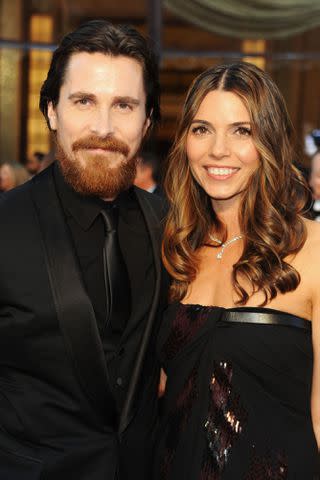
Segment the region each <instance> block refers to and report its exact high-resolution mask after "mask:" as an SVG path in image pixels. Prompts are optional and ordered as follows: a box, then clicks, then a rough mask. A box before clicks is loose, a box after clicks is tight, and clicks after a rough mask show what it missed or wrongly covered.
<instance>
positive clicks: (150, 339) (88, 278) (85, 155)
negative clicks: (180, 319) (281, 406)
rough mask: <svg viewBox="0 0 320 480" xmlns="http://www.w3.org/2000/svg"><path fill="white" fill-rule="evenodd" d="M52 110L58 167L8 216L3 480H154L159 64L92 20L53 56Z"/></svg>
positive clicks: (13, 203)
mask: <svg viewBox="0 0 320 480" xmlns="http://www.w3.org/2000/svg"><path fill="white" fill-rule="evenodd" d="M40 108H41V110H42V112H43V114H44V116H45V118H46V120H47V123H48V126H49V128H50V130H51V131H52V132H53V135H54V138H55V141H56V152H57V153H56V158H57V162H55V163H53V164H52V165H51V166H50V167H48V168H47V169H46V170H45V171H43V172H41V173H40V174H38V175H37V176H35V177H34V178H33V179H32V180H31V181H30V182H28V183H27V184H26V185H24V186H22V187H20V188H18V189H15V190H13V191H12V192H9V193H7V194H5V195H3V197H2V198H1V200H2V201H1V206H0V222H1V225H2V232H1V249H0V271H1V276H0V299H1V301H0V479H6V480H38V479H40V478H41V479H42V480H109V479H114V478H119V479H139V480H141V479H148V480H149V478H150V471H149V468H150V463H151V461H152V458H151V451H152V444H153V434H154V426H155V422H156V413H157V386H158V380H159V369H158V365H157V361H156V356H155V351H154V350H155V349H154V344H155V334H156V331H157V326H158V324H159V319H160V317H161V310H162V308H163V304H164V301H165V297H166V279H165V276H164V275H162V273H163V272H161V265H160V231H159V228H160V224H161V219H162V217H163V212H162V204H161V201H160V199H158V198H157V197H156V196H154V195H151V194H149V193H147V192H144V191H142V190H139V189H137V188H135V187H132V183H133V179H134V176H135V169H136V157H137V154H138V151H139V149H140V146H141V143H142V142H143V140H144V138H145V136H146V135H147V133H148V130H149V129H150V128H151V127H152V125H153V123H154V122H155V121H157V119H158V117H159V87H158V80H157V68H156V62H155V59H154V57H153V54H152V52H151V51H150V50H149V48H148V46H147V44H146V42H145V40H144V39H143V37H142V36H141V35H140V34H139V33H138V32H137V31H135V30H134V29H132V28H130V27H126V26H121V27H120V26H119V27H117V26H113V25H111V24H110V23H108V22H106V21H104V20H95V21H91V22H88V23H86V24H84V25H82V26H81V27H80V28H78V29H77V30H76V31H74V32H72V33H70V34H69V35H67V36H66V37H65V38H64V39H63V40H62V42H61V44H60V46H59V47H58V49H57V50H56V51H55V52H54V54H53V58H52V62H51V66H50V70H49V73H48V77H47V79H46V81H45V82H44V85H43V87H42V90H41V95H40ZM119 276H120V278H119Z"/></svg>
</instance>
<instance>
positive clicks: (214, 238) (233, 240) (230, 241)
mask: <svg viewBox="0 0 320 480" xmlns="http://www.w3.org/2000/svg"><path fill="white" fill-rule="evenodd" d="M209 238H210V240H212V241H213V242H216V243H218V244H219V245H220V246H221V250H220V252H219V253H217V255H216V258H217V259H218V260H221V258H222V255H223V252H224V249H225V248H226V247H228V246H229V245H230V244H231V243H234V242H236V241H237V240H241V238H242V235H236V236H235V237H232V238H230V240H228V241H227V242H224V243H222V241H221V240H219V238H216V237H214V236H213V235H211V233H209Z"/></svg>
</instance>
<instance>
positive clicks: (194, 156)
mask: <svg viewBox="0 0 320 480" xmlns="http://www.w3.org/2000/svg"><path fill="white" fill-rule="evenodd" d="M251 128H252V125H251V121H250V116H249V113H248V111H247V109H246V107H245V105H244V103H243V102H242V100H241V99H240V98H239V97H238V96H237V95H236V94H234V93H232V92H226V91H223V90H213V91H211V92H209V93H208V94H207V95H206V96H205V98H204V99H203V101H202V103H201V104H200V107H199V110H198V111H197V113H196V115H195V117H194V119H193V121H192V123H191V125H190V127H189V131H188V134H187V141H186V151H187V157H188V161H189V165H190V168H191V171H192V174H193V176H194V178H195V180H196V181H197V182H198V184H199V185H200V186H201V187H202V188H203V189H204V191H205V192H206V193H207V194H208V195H209V196H210V197H211V199H212V203H213V205H217V204H218V203H221V202H225V201H226V200H229V201H230V200H231V201H233V200H237V199H239V198H240V196H241V194H242V193H243V191H244V190H245V188H246V186H247V184H248V180H249V178H250V177H251V175H252V174H253V173H254V172H255V170H256V169H257V168H258V166H259V153H258V151H257V149H256V147H255V145H254V143H253V139H252V136H251Z"/></svg>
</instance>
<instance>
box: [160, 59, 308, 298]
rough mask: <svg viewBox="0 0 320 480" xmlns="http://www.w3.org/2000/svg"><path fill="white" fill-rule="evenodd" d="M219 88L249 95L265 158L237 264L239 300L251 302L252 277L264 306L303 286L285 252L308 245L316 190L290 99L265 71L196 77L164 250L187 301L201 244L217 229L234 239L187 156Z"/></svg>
mask: <svg viewBox="0 0 320 480" xmlns="http://www.w3.org/2000/svg"><path fill="white" fill-rule="evenodd" d="M218 89H219V90H223V91H227V92H233V93H235V94H236V95H238V96H239V97H240V99H241V100H242V101H243V103H244V105H245V106H246V108H247V110H248V112H249V115H250V121H251V125H252V138H253V142H254V144H255V146H256V148H257V150H258V152H259V156H260V163H259V167H258V169H257V170H256V171H255V172H254V173H253V174H252V176H251V178H250V180H249V182H248V185H247V188H246V190H245V192H244V194H243V197H242V200H241V206H240V210H239V222H240V229H241V232H242V234H243V236H244V249H243V253H242V255H241V258H240V259H239V261H238V262H237V263H235V264H234V265H233V273H232V282H233V287H234V290H235V292H236V294H237V296H238V301H237V303H238V304H239V305H244V304H246V302H247V301H248V299H249V296H250V295H249V293H248V292H247V291H246V289H245V288H244V287H243V282H242V284H241V283H240V281H239V280H240V279H242V280H247V281H249V284H250V285H251V287H252V292H253V293H255V292H258V291H261V292H262V293H263V294H264V302H263V303H262V304H261V306H264V305H266V304H267V303H268V302H269V301H270V300H272V299H273V298H275V297H276V296H277V294H278V293H279V292H281V293H285V292H289V291H292V290H295V289H296V288H297V286H298V285H299V283H300V276H299V273H298V272H297V270H295V268H294V267H292V266H291V265H290V264H289V263H287V262H286V261H285V258H286V257H287V256H288V255H291V254H295V253H297V252H298V251H299V250H300V249H301V248H302V246H303V245H304V243H305V240H306V227H305V223H304V221H303V219H302V215H303V213H304V209H305V206H306V204H307V201H308V199H309V195H310V193H309V189H308V187H307V184H306V182H305V180H304V178H303V176H302V174H301V172H300V171H299V169H298V168H297V167H296V153H295V141H294V132H293V127H292V124H291V121H290V118H289V115H288V112H287V109H286V105H285V102H284V99H283V97H282V95H281V93H280V91H279V90H278V88H277V86H276V85H275V83H274V82H273V81H272V80H271V78H270V77H269V76H268V75H267V74H266V73H265V72H263V71H262V70H260V69H259V68H257V67H255V66H254V65H252V64H250V63H245V62H239V63H233V64H227V65H220V66H217V67H215V68H210V69H209V70H207V71H205V72H204V73H202V74H201V75H199V76H198V77H197V78H196V79H195V80H194V81H193V83H192V84H191V86H190V89H189V91H188V93H187V97H186V100H185V103H184V107H183V112H182V116H181V120H180V123H179V125H178V129H177V134H176V139H175V142H174V144H173V147H172V149H171V152H170V155H169V157H168V164H167V169H166V170H167V172H166V176H165V181H164V186H165V190H166V194H167V197H168V199H169V203H170V209H169V215H168V218H167V223H166V227H165V234H164V241H163V246H162V255H163V261H164V264H165V267H166V269H167V270H168V272H169V274H170V275H171V277H172V279H173V282H172V286H171V295H170V297H171V300H181V299H182V298H183V297H184V296H185V295H186V292H187V289H188V285H189V284H190V283H191V282H192V281H193V280H194V278H195V276H196V274H197V270H198V264H199V258H198V249H199V248H200V247H201V246H203V245H204V244H206V243H208V232H210V231H212V230H214V231H215V232H219V233H220V235H221V237H222V238H223V239H224V240H226V238H227V231H226V226H225V225H224V224H223V223H222V222H221V221H220V220H219V218H218V217H217V215H216V214H215V211H214V209H213V208H212V205H211V201H210V198H209V196H208V195H207V194H206V193H205V191H204V190H203V189H202V188H201V187H200V185H199V184H198V183H197V182H196V181H195V179H194V177H193V176H192V173H191V170H190V167H189V163H188V159H187V155H186V139H187V135H188V132H189V128H190V125H191V122H192V120H193V119H194V117H195V115H196V113H197V111H198V109H199V107H200V104H201V102H202V100H203V99H204V97H205V96H206V95H207V94H208V93H209V92H210V91H212V90H218Z"/></svg>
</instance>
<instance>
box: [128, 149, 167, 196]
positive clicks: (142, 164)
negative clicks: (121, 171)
mask: <svg viewBox="0 0 320 480" xmlns="http://www.w3.org/2000/svg"><path fill="white" fill-rule="evenodd" d="M159 169H160V167H159V161H158V159H157V158H156V156H155V155H154V154H152V153H151V152H142V153H141V155H140V156H139V157H138V162H137V172H136V177H135V179H134V184H135V185H136V186H137V187H139V188H142V189H143V190H147V192H150V193H155V194H156V195H160V196H162V197H164V192H163V189H162V187H161V186H160V185H159Z"/></svg>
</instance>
